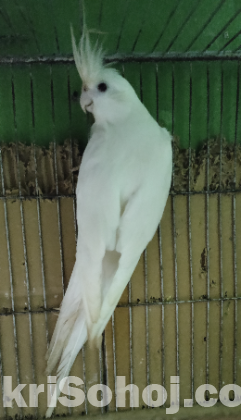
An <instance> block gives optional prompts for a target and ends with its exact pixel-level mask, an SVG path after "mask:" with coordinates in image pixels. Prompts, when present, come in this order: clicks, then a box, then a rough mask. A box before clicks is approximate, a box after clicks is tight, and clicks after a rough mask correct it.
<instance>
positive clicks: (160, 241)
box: [158, 224, 166, 406]
mask: <svg viewBox="0 0 241 420" xmlns="http://www.w3.org/2000/svg"><path fill="white" fill-rule="evenodd" d="M158 239H159V259H160V277H161V279H160V280H161V320H162V331H161V336H162V344H161V361H162V386H163V396H162V398H163V401H165V391H164V389H165V380H166V378H165V305H164V302H165V296H164V281H163V267H162V236H161V224H159V227H158ZM164 406H165V403H164Z"/></svg>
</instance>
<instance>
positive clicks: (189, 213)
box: [187, 63, 194, 400]
mask: <svg viewBox="0 0 241 420" xmlns="http://www.w3.org/2000/svg"><path fill="white" fill-rule="evenodd" d="M191 121H192V64H191V63H190V82H189V149H188V166H189V170H188V196H187V208H188V245H189V273H190V299H191V301H192V303H191V396H192V400H194V302H193V300H194V293H193V270H192V225H191V195H190V191H191V170H190V169H191Z"/></svg>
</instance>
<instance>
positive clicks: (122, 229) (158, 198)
mask: <svg viewBox="0 0 241 420" xmlns="http://www.w3.org/2000/svg"><path fill="white" fill-rule="evenodd" d="M171 157H172V153H171V144H170V142H169V143H167V146H166V147H165V148H164V150H163V158H164V160H163V162H162V165H161V164H159V163H158V161H157V166H156V168H153V167H152V168H151V167H150V170H149V171H148V173H146V176H145V182H143V183H142V184H141V185H140V187H139V188H138V189H137V190H136V191H135V193H134V194H132V195H131V197H130V198H129V200H128V202H127V203H126V207H125V209H124V212H123V214H122V217H121V220H120V225H119V229H118V234H117V238H118V240H117V244H116V249H115V251H116V253H117V254H118V255H119V259H118V266H117V269H116V271H115V273H114V275H113V277H112V279H111V281H110V282H109V283H108V285H109V287H108V290H107V291H106V293H105V297H104V299H103V304H102V307H101V311H100V316H99V319H98V322H96V323H95V325H93V328H92V330H91V335H90V338H91V339H92V340H95V339H96V340H97V341H98V337H99V336H100V334H101V333H102V331H103V330H104V328H105V326H106V324H107V322H108V321H109V319H110V317H111V315H112V313H113V311H114V309H115V307H116V305H117V304H118V301H119V299H120V297H121V294H122V293H123V291H124V289H125V287H126V285H127V283H128V282H129V280H130V278H131V276H132V274H133V272H134V269H135V267H136V265H137V263H138V260H139V258H140V256H141V254H142V252H143V251H144V249H145V248H146V246H147V244H148V243H149V241H150V240H151V239H152V237H153V236H154V234H155V231H156V229H157V226H158V223H159V221H160V219H161V217H162V214H163V211H164V208H165V205H166V201H167V197H168V194H169V189H170V183H171V169H172V159H171Z"/></svg>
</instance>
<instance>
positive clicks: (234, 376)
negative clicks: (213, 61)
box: [232, 61, 240, 384]
mask: <svg viewBox="0 0 241 420" xmlns="http://www.w3.org/2000/svg"><path fill="white" fill-rule="evenodd" d="M239 72H240V61H238V66H237V96H236V118H235V140H234V188H235V189H236V188H237V186H236V170H237V130H238V109H239V87H240V86H239ZM232 204H233V266H234V297H235V300H234V357H233V383H234V384H236V382H237V323H238V300H237V297H238V275H237V251H236V246H237V241H236V194H235V193H234V194H233V203H232Z"/></svg>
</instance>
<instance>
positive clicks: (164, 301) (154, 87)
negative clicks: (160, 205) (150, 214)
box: [0, 1, 241, 417]
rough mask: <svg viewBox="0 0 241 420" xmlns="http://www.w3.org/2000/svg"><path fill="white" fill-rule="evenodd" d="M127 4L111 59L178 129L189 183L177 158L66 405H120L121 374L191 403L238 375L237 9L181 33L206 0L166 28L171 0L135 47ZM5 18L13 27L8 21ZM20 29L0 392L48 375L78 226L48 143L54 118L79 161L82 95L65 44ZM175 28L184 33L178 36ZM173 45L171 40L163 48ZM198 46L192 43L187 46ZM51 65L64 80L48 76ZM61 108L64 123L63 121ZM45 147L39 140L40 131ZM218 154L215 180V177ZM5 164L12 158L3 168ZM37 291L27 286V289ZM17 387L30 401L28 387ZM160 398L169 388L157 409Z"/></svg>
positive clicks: (4, 178)
mask: <svg viewBox="0 0 241 420" xmlns="http://www.w3.org/2000/svg"><path fill="white" fill-rule="evenodd" d="M124 3H125V8H123V15H122V19H120V26H119V32H118V34H115V37H114V40H115V43H114V42H113V45H114V44H115V46H114V47H113V46H112V49H111V53H110V55H109V56H108V57H107V59H106V61H107V62H110V61H115V62H116V63H117V64H116V66H117V67H118V68H119V69H120V71H121V72H122V73H123V75H124V76H125V77H126V78H127V79H128V80H130V81H131V82H132V84H133V85H134V87H135V89H136V91H137V93H138V95H139V96H140V99H141V100H142V101H143V102H144V104H145V105H146V106H147V108H148V109H149V110H150V112H151V113H152V115H153V116H154V117H155V118H156V119H157V121H158V122H160V123H161V124H163V125H166V126H167V127H168V129H169V130H170V131H171V132H172V134H173V135H174V136H175V137H180V147H181V148H186V150H188V152H186V157H187V159H186V161H185V162H186V165H187V163H188V165H187V167H185V168H184V169H185V171H186V172H185V182H186V183H185V187H180V185H179V184H178V183H176V178H175V174H176V172H175V171H176V167H177V163H178V162H177V161H175V162H174V165H173V171H174V173H173V184H172V188H171V192H170V196H169V199H168V203H167V206H166V209H165V214H164V216H163V220H162V222H161V224H160V226H159V228H158V231H157V233H156V235H155V237H154V239H153V241H152V242H151V244H149V245H148V247H147V249H146V250H145V252H144V254H143V256H142V257H141V260H140V262H139V264H138V267H137V269H136V270H135V273H134V275H133V278H132V280H131V282H130V283H129V285H128V287H127V289H126V290H125V292H124V294H123V296H122V298H121V300H120V302H119V304H118V307H117V309H116V311H115V313H114V314H113V316H112V318H111V321H110V322H109V324H108V325H107V328H106V331H105V334H104V336H103V343H102V347H101V350H100V351H99V352H96V351H94V350H91V349H89V348H88V347H87V346H85V347H84V348H83V349H82V351H81V353H80V354H79V356H78V357H77V359H76V362H75V364H74V366H73V369H72V373H73V375H76V376H79V377H81V378H82V379H83V381H84V385H83V390H84V393H85V402H84V403H83V405H82V406H81V407H76V408H72V409H65V408H63V407H58V408H57V409H56V413H57V414H70V415H71V414H76V413H78V414H79V413H84V414H94V413H98V412H101V413H104V412H107V411H118V407H117V402H116V395H115V394H116V387H117V383H116V377H117V375H122V376H126V383H127V384H128V383H134V384H136V385H137V386H139V388H140V390H143V388H144V387H145V386H147V385H149V384H151V383H160V384H162V385H163V386H165V387H166V389H168V388H169V385H170V376H174V375H177V376H180V380H181V387H180V395H179V400H180V405H183V401H184V398H190V399H193V400H194V396H195V390H196V389H197V387H198V386H199V385H201V384H204V383H212V384H213V385H215V387H216V388H217V389H218V390H220V389H221V388H222V386H223V385H224V384H228V383H234V384H239V385H241V371H240V358H241V357H240V354H241V343H240V340H239V337H240V331H239V327H238V325H239V322H238V321H239V319H240V314H241V312H240V299H241V294H240V279H241V241H240V239H239V238H240V237H241V222H240V216H239V215H240V210H241V195H240V193H241V182H240V162H241V157H240V156H241V155H240V146H239V143H240V138H241V132H240V131H241V122H240V118H239V114H240V98H239V95H240V93H239V90H240V64H239V59H240V45H239V42H240V44H241V41H239V37H240V32H241V31H240V29H236V28H237V26H236V24H237V22H238V18H239V16H240V13H241V9H237V8H236V9H235V11H234V12H232V11H230V13H229V14H227V16H226V19H225V21H222V19H221V17H220V22H221V23H220V24H219V25H218V27H217V29H216V30H215V34H214V35H213V34H212V35H210V33H211V32H210V31H208V29H210V28H212V29H213V28H214V27H216V26H215V25H216V22H217V19H218V17H219V16H221V11H222V8H223V7H224V6H225V5H226V2H225V1H220V2H219V3H218V4H217V5H215V7H214V5H213V7H212V11H211V12H210V13H209V14H208V16H206V15H205V14H204V15H203V20H202V22H201V24H199V25H197V29H196V30H195V31H194V33H193V36H192V37H189V39H188V36H186V37H185V36H184V35H183V34H185V32H186V34H187V35H189V33H190V31H191V27H192V26H193V25H195V23H194V22H196V21H195V19H194V17H195V16H196V15H197V14H198V12H199V11H200V8H201V3H202V2H200V1H195V2H193V5H192V7H191V8H189V9H188V11H187V12H186V13H184V14H183V18H182V19H180V23H179V25H178V27H177V28H174V25H173V23H174V22H176V20H175V19H177V15H176V10H177V3H178V2H174V1H173V2H172V4H171V6H170V8H169V9H168V13H167V15H166V20H165V22H163V25H162V27H161V31H160V33H159V32H158V34H157V33H156V34H155V39H152V40H151V42H150V44H148V46H147V49H146V51H145V54H143V53H140V52H139V48H138V45H140V44H141V42H143V45H145V44H144V41H143V40H144V38H143V37H144V35H143V34H146V35H147V33H148V32H147V26H148V25H147V24H148V22H147V18H146V17H145V13H146V9H145V8H144V9H143V10H144V12H143V15H140V16H139V14H138V19H139V20H138V19H137V23H136V26H137V32H136V33H135V36H133V38H131V40H130V44H131V47H130V46H129V49H127V53H125V52H123V50H122V49H121V45H122V40H123V36H124V33H125V30H126V29H127V27H128V25H130V24H128V19H130V18H129V15H130V7H131V6H130V3H131V2H124ZM149 3H150V5H149V9H148V13H151V10H152V7H153V6H152V5H151V2H149ZM180 3H181V2H180ZM186 3H187V2H183V4H184V5H185V4H186ZM99 4H100V6H98V9H97V10H98V19H97V18H96V19H97V21H98V23H99V28H100V29H102V26H103V29H104V28H105V23H104V22H105V19H104V12H103V10H104V8H105V3H104V2H103V1H102V2H99ZM153 4H154V3H153ZM96 7H97V6H96ZM153 10H154V11H155V8H154V9H153ZM156 10H157V9H156ZM7 12H8V9H7V7H5V8H4V7H3V8H2V9H1V19H4V20H5V22H6V21H7V22H10V21H11V19H10V21H8V17H7V16H8V13H7ZM18 12H19V13H20V14H22V17H23V19H25V21H26V22H31V19H30V17H29V16H30V15H29V14H28V13H26V9H24V8H23V9H21V8H20V9H19V11H18ZM25 13H26V15H25ZM29 13H30V12H29ZM31 13H33V12H31ZM31 13H30V14H31ZM147 16H148V15H147ZM78 19H79V17H78ZM8 26H9V28H11V24H10V23H9V25H8ZM171 26H172V27H173V29H172V32H171V31H170V27H171ZM239 27H240V25H239ZM174 29H175V30H174ZM29 30H30V32H31V31H32V37H33V39H35V44H36V46H37V50H36V51H37V54H35V51H34V50H33V53H32V55H29V56H24V55H14V54H13V55H12V56H2V57H1V58H0V64H1V69H3V75H6V74H8V76H7V81H6V85H7V84H8V89H10V90H11V104H10V106H11V115H12V116H13V121H12V127H11V130H10V131H9V130H8V131H7V130H6V136H7V137H8V140H9V139H10V138H11V136H12V141H14V142H15V144H16V147H15V146H14V147H13V148H12V149H11V150H13V154H14V156H13V158H12V159H13V160H12V161H11V160H9V159H8V156H7V153H6V146H5V145H2V147H1V149H0V178H1V186H0V192H1V195H0V226H1V227H0V229H1V239H0V240H1V249H2V252H1V254H2V256H1V260H0V269H1V273H2V274H1V277H2V291H3V295H2V300H3V304H2V305H1V308H0V328H1V330H0V374H1V387H0V397H1V402H3V393H2V390H3V377H4V376H6V375H11V376H12V377H13V384H15V386H17V385H18V384H20V383H33V384H40V383H45V384H46V378H45V375H44V368H45V360H44V355H45V352H46V348H47V346H48V343H49V340H50V338H51V336H52V332H53V328H54V324H55V321H56V314H58V311H57V310H56V308H58V307H59V304H60V302H61V300H62V297H63V294H64V291H65V289H66V286H67V284H68V280H69V277H70V273H71V269H72V267H73V264H74V255H75V242H76V237H77V226H76V202H75V182H76V174H75V173H74V172H69V176H70V178H69V179H68V187H69V186H70V187H69V188H70V191H69V192H68V193H67V192H66V191H65V190H64V187H63V183H64V181H65V177H64V175H63V173H64V170H63V172H61V171H62V168H63V165H62V163H61V164H60V162H61V155H60V154H59V149H58V143H59V140H60V139H59V135H58V133H59V131H60V130H61V129H62V128H63V131H64V133H65V136H66V137H67V136H68V137H69V138H70V140H69V143H68V144H69V149H68V150H69V154H68V156H67V159H66V160H67V161H68V165H69V167H70V168H71V167H73V166H75V164H76V162H77V161H78V158H77V157H76V149H75V146H74V138H75V133H76V128H75V120H76V119H77V117H78V115H79V114H78V113H77V111H76V109H77V107H79V105H78V103H77V101H76V96H77V95H76V89H77V92H78V89H79V88H77V87H76V86H78V85H77V84H76V83H77V82H76V80H77V78H75V76H73V74H74V64H73V59H72V56H70V55H69V54H68V51H67V50H66V51H65V53H63V54H62V53H61V50H60V48H57V50H58V51H57V54H56V55H55V56H53V55H52V54H47V52H46V51H47V48H46V50H44V51H43V54H40V53H41V50H40V46H39V42H43V41H42V40H39V42H38V38H37V32H36V31H35V30H33V24H31V25H30V26H29ZM58 31H60V26H59V27H58V25H57V24H56V26H55V30H54V34H55V35H54V37H55V43H56V45H57V46H58V45H60V44H61V42H60V39H62V38H61V37H60V39H58ZM205 34H206V35H205ZM225 34H226V35H225ZM8 36H9V35H8ZM205 36H206V38H205ZM179 39H183V40H184V41H185V40H186V42H184V41H183V43H182V45H181V44H180V43H178V40H179ZM205 39H206V41H205ZM205 42H206V43H205ZM126 45H127V44H126ZM174 46H179V49H178V50H173V48H174ZM195 46H199V47H200V49H199V50H198V51H195V50H194V49H193V48H194V47H195ZM201 46H202V49H201ZM214 46H215V48H214V49H212V47H214ZM55 53H56V51H55ZM39 66H43V67H41V68H40V67H39ZM1 69H0V70H1ZM39 69H40V70H39ZM60 71H62V72H63V76H61V77H62V79H61V80H64V83H63V84H62V85H60V86H58V87H57V82H58V81H59V80H60V79H59V77H60V76H59V74H60ZM21 72H22V73H21ZM41 72H42V73H41ZM21 75H22V76H23V75H24V76H23V79H24V84H25V86H28V90H27V94H28V98H27V105H26V106H25V105H23V107H22V108H21V95H20V93H21V90H19V87H20V85H21V80H22V79H21ZM39 75H40V76H41V78H40V79H38V76H39ZM44 75H48V77H47V81H46V80H43V79H44ZM2 80H3V79H2ZM38 80H39V86H40V87H43V86H44V87H45V89H46V92H47V95H48V103H47V107H48V110H49V111H50V116H49V117H48V118H49V119H48V121H47V123H46V126H47V129H48V135H49V141H51V142H52V146H51V153H50V154H49V161H51V162H52V172H51V174H52V175H53V177H52V178H51V179H49V184H48V183H47V184H43V185H45V187H46V185H48V188H47V187H46V188H45V189H44V188H42V186H41V188H42V190H41V191H40V175H41V174H42V173H43V172H44V171H45V170H46V167H47V166H46V165H47V163H46V162H45V161H44V160H43V161H42V162H43V163H42V166H41V165H40V160H39V155H38V153H39V152H38V147H39V143H38V141H39V138H40V137H41V136H43V137H44V138H45V137H46V132H45V131H44V130H42V131H41V129H40V127H41V124H43V119H42V117H41V118H39V117H38V112H39V114H41V112H42V108H41V107H44V106H45V104H44V101H43V102H41V100H39V97H38V96H39V93H40V89H39V88H38ZM62 87H63V90H64V91H65V96H64V97H65V99H66V104H65V111H64V112H63V114H61V112H60V108H61V106H60V105H61V102H60V99H61V95H60V96H59V94H58V90H61V88H62ZM4 89H5V88H3V91H4ZM46 97H47V96H46V95H45V98H46ZM1 107H3V101H1ZM25 112H26V113H27V115H28V128H27V129H26V131H25V132H24V135H25V136H26V133H27V134H28V135H29V139H26V140H27V142H29V143H30V147H31V150H32V152H31V153H32V162H33V173H34V177H33V178H31V180H32V181H31V182H32V184H31V188H32V189H31V188H30V189H29V190H27V189H26V188H25V187H26V185H25V184H24V182H25V181H26V179H25V178H23V177H22V173H23V172H22V166H21V165H22V160H21V157H20V154H19V153H20V152H21V153H22V143H21V142H22V139H23V134H22V133H23V131H22V128H23V124H22V120H23V113H25ZM43 115H44V114H43ZM61 119H63V120H64V122H66V121H67V123H66V124H65V123H64V124H63V126H61V124H60V121H61ZM82 123H83V124H85V127H87V128H85V131H83V132H87V131H88V127H89V122H86V121H84V120H82ZM199 125H200V126H199ZM66 127H67V128H66ZM3 133H4V131H3V130H2V131H1V136H2V138H1V142H2V143H4V142H5V141H6V139H5V138H4V136H3ZM66 133H67V134H66ZM77 137H78V136H77ZM213 137H216V138H217V139H219V140H218V141H217V144H218V150H216V155H215V156H213V154H212V153H213V149H212V153H211V152H210V149H211V144H212V139H213ZM29 140H30V141H29ZM204 142H205V147H206V149H205V150H206V154H205V164H203V166H202V163H200V162H199V163H200V165H199V169H200V168H202V170H203V172H204V177H203V178H202V179H201V181H200V184H199V185H198V186H197V178H198V177H197V176H196V178H195V182H194V181H193V172H194V171H195V165H194V164H193V149H194V148H196V150H197V149H198V148H199V149H200V148H201V147H202V145H203V143H204ZM43 144H45V145H48V142H47V141H46V139H45V140H44V143H43ZM8 147H10V148H11V147H12V146H11V145H10V146H8ZM47 150H48V149H47ZM196 153H198V152H196ZM230 153H231V158H229V159H228V160H229V166H228V169H227V171H229V178H230V177H231V178H232V182H228V183H227V182H226V179H227V171H226V172H225V173H224V169H223V168H224V160H223V159H224V157H225V156H226V155H228V154H230ZM178 156H180V155H178ZM176 159H177V157H176ZM215 159H216V160H215ZM63 160H64V159H63ZM79 160H80V159H79ZM214 161H215V165H216V166H215V171H214V172H215V174H214V175H215V177H216V178H215V183H214V182H211V181H213V179H214V178H213V177H214V175H213V173H211V169H212V168H213V166H212V165H213V162H214ZM9 162H10V163H11V162H14V165H13V166H12V167H11V165H10V166H9ZM44 162H45V163H44ZM197 162H198V161H197ZM26 164H27V163H26ZM61 165H62V166H61ZM196 166H197V164H196ZM217 167H218V170H217ZM230 168H231V169H230ZM11 170H12V174H11ZM60 172H61V173H60ZM197 173H198V171H197ZM230 173H231V175H230ZM25 174H26V171H25ZM198 179H199V178H198ZM50 184H51V185H52V186H53V188H52V187H51V188H52V189H51V188H50V187H49V185H50ZM19 250H20V251H19ZM70 251H71V253H70ZM36 273H37V275H36ZM34 288H35V289H36V288H37V292H36V294H35V292H34ZM56 296H57V297H56ZM240 325H241V324H240ZM6 337H7V338H6ZM94 383H104V384H107V385H108V386H109V387H110V388H111V390H112V392H113V398H112V401H111V403H110V404H109V405H108V406H107V407H104V408H95V407H93V406H91V405H90V403H89V402H88V398H87V392H88V389H89V387H90V386H91V385H92V384H94ZM22 394H23V396H24V398H25V399H26V402H28V392H27V390H24V391H23V393H22ZM129 403H130V404H129V405H128V403H127V407H129V408H131V407H130V406H131V401H129ZM169 403H170V401H169V399H168V400H167V403H166V406H168V405H169ZM143 405H144V404H143ZM140 406H141V403H140ZM45 407H46V398H45V397H44V396H39V407H33V408H23V409H21V408H18V407H17V406H16V404H15V406H14V408H13V409H6V408H4V406H3V404H2V403H0V416H11V417H13V416H14V415H15V414H17V415H19V416H20V417H23V416H24V415H27V414H31V415H34V416H38V417H39V416H41V415H43V414H44V412H45Z"/></svg>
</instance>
